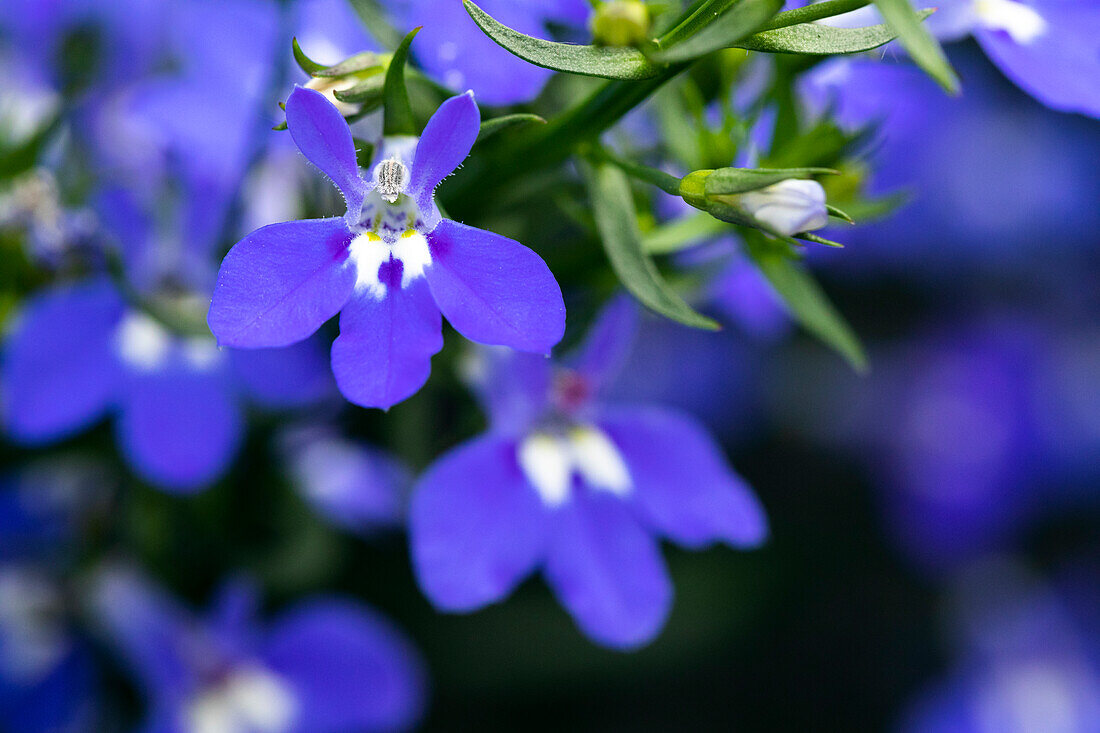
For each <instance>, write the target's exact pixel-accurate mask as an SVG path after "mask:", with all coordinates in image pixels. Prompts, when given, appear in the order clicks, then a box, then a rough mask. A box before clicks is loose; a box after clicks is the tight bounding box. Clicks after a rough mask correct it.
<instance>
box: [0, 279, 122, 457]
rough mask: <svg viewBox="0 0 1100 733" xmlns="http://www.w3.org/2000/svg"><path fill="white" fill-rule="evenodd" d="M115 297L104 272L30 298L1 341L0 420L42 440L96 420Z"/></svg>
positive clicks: (105, 401) (22, 435)
mask: <svg viewBox="0 0 1100 733" xmlns="http://www.w3.org/2000/svg"><path fill="white" fill-rule="evenodd" d="M122 313H123V304H122V300H121V298H119V296H118V294H117V292H116V291H115V289H114V287H113V286H112V285H111V283H110V282H109V281H107V280H106V279H94V280H88V281H86V282H82V283H79V284H76V285H72V286H68V287H62V288H58V289H54V290H49V291H46V292H44V293H42V294H40V295H38V296H36V297H33V298H31V299H30V300H29V301H28V302H27V305H26V308H25V309H24V311H23V313H22V315H21V316H20V317H19V320H18V321H17V322H16V325H15V329H14V331H13V332H12V334H11V335H10V336H9V337H8V339H7V343H6V344H5V345H4V355H3V366H2V368H3V372H2V373H3V381H4V390H5V403H6V404H5V405H4V424H5V427H6V428H7V430H8V433H9V434H10V435H11V436H12V437H13V438H15V439H16V440H19V441H22V442H26V443H48V442H51V441H54V440H57V439H60V438H62V437H65V436H66V435H69V434H71V433H75V432H77V431H79V430H81V429H83V428H85V427H87V426H89V425H91V424H92V423H94V422H95V421H96V420H98V419H100V418H101V417H102V416H103V415H104V413H105V412H106V411H107V410H108V408H109V407H110V406H111V403H112V402H113V400H114V399H115V396H116V394H117V387H118V374H119V369H118V363H117V361H116V360H115V358H114V355H113V351H112V349H113V345H114V339H113V335H114V329H115V328H116V327H117V325H118V322H119V320H120V319H121V317H122Z"/></svg>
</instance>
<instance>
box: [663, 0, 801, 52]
mask: <svg viewBox="0 0 1100 733" xmlns="http://www.w3.org/2000/svg"><path fill="white" fill-rule="evenodd" d="M782 7H783V0H739V2H737V3H735V4H734V5H733V6H732V7H730V8H729V10H727V11H726V12H725V13H723V14H722V15H720V16H719V17H718V18H717V19H715V20H714V21H712V22H711V23H710V24H708V25H706V26H704V27H703V28H702V29H701V30H699V31H698V32H697V33H695V35H693V36H690V37H688V38H686V39H684V40H683V41H681V42H679V43H677V44H675V45H673V46H672V47H671V48H667V49H662V50H660V51H658V52H656V53H654V54H651V57H652V58H653V59H654V60H655V61H660V62H664V63H676V62H681V61H691V60H692V59H697V58H699V57H700V56H706V55H707V54H708V53H711V52H712V51H717V50H719V49H723V48H731V47H733V46H735V45H737V42H738V41H740V40H742V39H743V38H745V37H746V36H748V35H749V34H751V33H752V32H753V31H756V30H757V29H759V28H760V27H761V26H762V25H764V24H765V23H767V22H768V21H769V20H771V18H772V17H773V16H774V15H775V14H776V13H778V12H779V9H780V8H782Z"/></svg>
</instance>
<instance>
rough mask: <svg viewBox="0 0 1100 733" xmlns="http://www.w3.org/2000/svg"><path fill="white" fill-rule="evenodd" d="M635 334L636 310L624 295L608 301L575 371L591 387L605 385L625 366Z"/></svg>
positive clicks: (575, 363)
mask: <svg viewBox="0 0 1100 733" xmlns="http://www.w3.org/2000/svg"><path fill="white" fill-rule="evenodd" d="M637 332H638V307H637V306H636V305H635V304H634V301H632V300H631V299H630V298H628V297H627V296H625V295H618V296H616V297H615V298H613V299H612V300H610V301H609V302H608V303H607V305H605V306H604V307H603V310H601V311H600V314H599V316H598V317H597V319H596V322H595V323H594V324H593V325H592V328H591V329H590V330H589V332H588V335H587V336H586V337H585V339H584V343H583V344H582V345H581V347H580V349H579V350H578V352H577V354H576V356H575V358H573V359H571V360H570V361H571V364H572V366H573V368H574V369H576V370H577V371H578V372H580V373H581V374H582V375H583V376H585V377H586V378H587V379H589V380H590V381H591V382H592V384H593V386H594V387H595V388H596V389H598V388H599V387H601V386H603V385H605V384H608V383H610V382H611V380H613V379H614V378H615V376H616V375H618V373H619V371H620V370H622V368H623V367H624V366H626V361H627V359H629V358H630V351H631V349H632V348H633V346H634V338H635V336H636V335H637Z"/></svg>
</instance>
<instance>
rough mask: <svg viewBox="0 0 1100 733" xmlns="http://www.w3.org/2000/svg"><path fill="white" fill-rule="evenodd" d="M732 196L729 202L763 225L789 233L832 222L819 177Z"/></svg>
mask: <svg viewBox="0 0 1100 733" xmlns="http://www.w3.org/2000/svg"><path fill="white" fill-rule="evenodd" d="M721 198H726V197H721ZM729 198H730V199H732V201H730V202H729V203H731V204H733V205H735V206H737V207H738V208H740V209H741V210H742V211H744V212H745V213H746V214H747V215H749V216H750V217H752V218H753V219H755V220H756V221H757V222H759V223H760V224H761V225H762V226H763V227H765V228H766V229H768V230H770V231H772V232H775V233H776V234H782V235H783V236H786V237H790V236H792V235H795V234H798V233H799V232H809V231H813V230H814V229H821V228H822V227H824V226H825V225H826V224H828V223H829V212H828V210H827V209H826V208H825V189H824V188H822V187H821V184H820V183H818V182H817V181H802V180H796V179H793V178H792V179H788V180H786V181H780V182H779V183H775V184H773V185H771V186H768V187H767V188H762V189H760V190H759V191H748V192H747V193H742V194H737V195H736V196H730V197H729Z"/></svg>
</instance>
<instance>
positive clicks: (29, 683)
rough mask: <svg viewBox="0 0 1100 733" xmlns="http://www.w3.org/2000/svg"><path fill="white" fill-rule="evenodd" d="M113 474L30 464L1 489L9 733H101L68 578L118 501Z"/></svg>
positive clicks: (2, 724) (0, 596)
mask: <svg viewBox="0 0 1100 733" xmlns="http://www.w3.org/2000/svg"><path fill="white" fill-rule="evenodd" d="M109 476H110V472H109V471H108V470H106V469H105V467H104V466H103V465H101V464H100V463H99V462H97V461H95V460H92V459H89V458H87V457H81V456H76V455H70V456H55V457H52V458H50V459H44V460H41V461H39V462H37V463H33V464H30V465H28V466H26V467H23V468H21V469H19V470H18V471H16V472H14V473H12V474H9V475H7V476H6V477H5V478H4V480H3V481H2V482H0V728H3V729H4V730H9V731H18V732H19V733H82V732H83V731H87V730H92V729H93V728H94V726H93V722H94V719H95V715H96V712H97V709H98V703H97V699H96V695H97V689H98V675H97V671H96V665H95V661H94V658H93V655H92V652H91V649H90V647H89V644H88V643H87V641H86V640H85V639H84V638H83V637H82V636H81V634H80V633H79V632H78V631H77V630H76V628H75V625H74V617H75V615H76V613H75V612H76V609H74V608H72V604H71V602H70V601H71V596H72V592H73V588H72V587H71V583H69V582H68V579H67V577H66V575H65V574H64V572H63V571H64V570H65V569H66V568H68V567H69V565H70V563H72V562H73V561H74V560H75V559H76V557H75V556H74V553H73V550H74V540H75V539H76V538H77V537H78V534H79V531H80V529H81V527H82V525H84V524H85V523H86V522H87V521H88V519H89V516H90V515H91V514H92V513H93V512H94V511H96V510H98V509H102V508H103V505H104V504H105V500H106V499H107V498H108V494H109V492H110V488H111V487H110V486H109V485H107V484H105V481H107V482H109V481H110V479H109V478H105V477H109Z"/></svg>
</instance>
